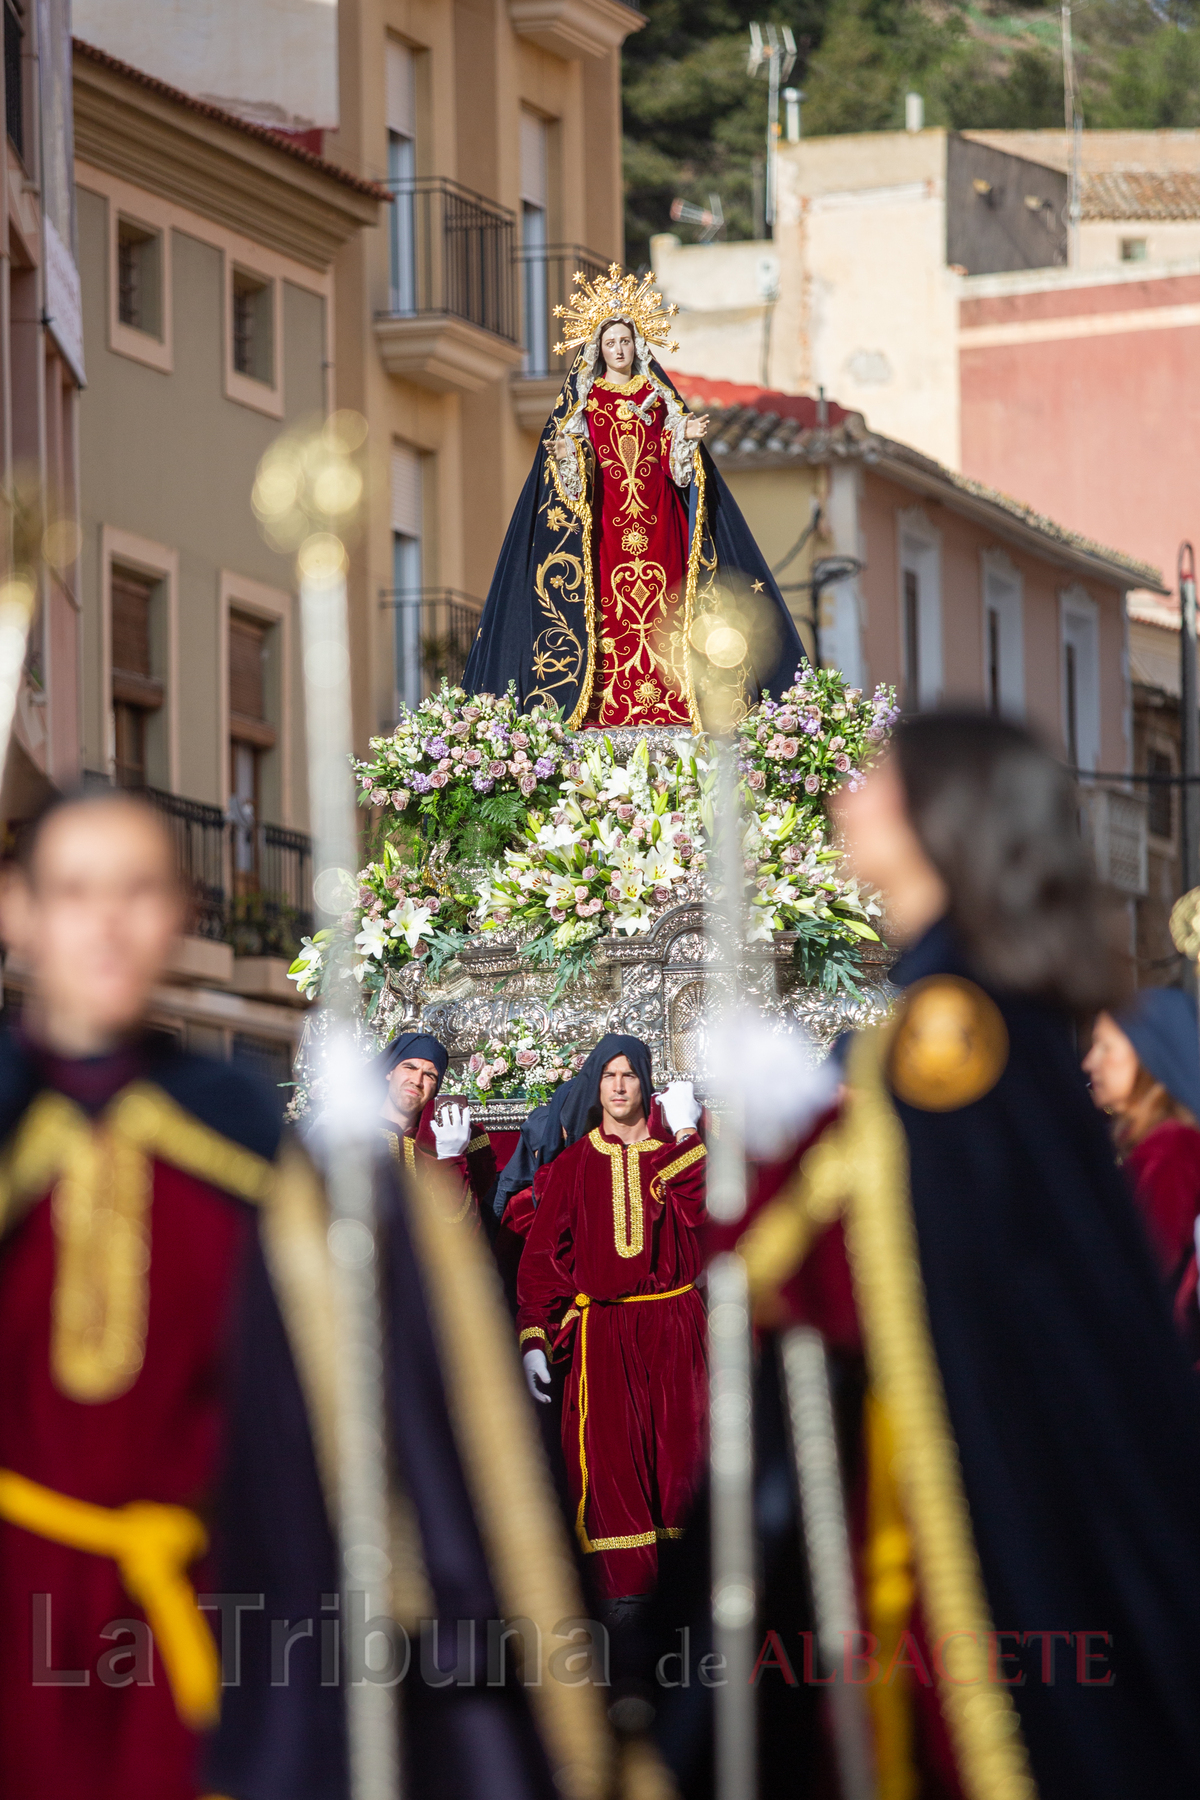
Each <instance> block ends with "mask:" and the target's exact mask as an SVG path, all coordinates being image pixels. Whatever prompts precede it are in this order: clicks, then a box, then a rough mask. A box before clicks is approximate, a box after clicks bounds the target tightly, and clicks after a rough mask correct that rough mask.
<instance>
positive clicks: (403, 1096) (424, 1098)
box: [375, 1031, 496, 1230]
mask: <svg viewBox="0 0 1200 1800" xmlns="http://www.w3.org/2000/svg"><path fill="white" fill-rule="evenodd" d="M449 1063H450V1053H449V1051H448V1050H447V1049H446V1046H445V1044H443V1043H442V1042H441V1041H440V1039H438V1038H435V1037H433V1036H432V1035H431V1034H430V1033H428V1032H421V1031H404V1032H401V1033H400V1034H399V1036H398V1037H394V1038H393V1039H392V1041H391V1043H390V1044H388V1045H387V1046H386V1048H385V1049H383V1050H382V1051H381V1052H380V1054H379V1056H378V1057H377V1058H376V1064H375V1066H376V1069H377V1071H378V1073H380V1074H381V1075H382V1076H383V1080H384V1097H383V1106H382V1109H381V1117H382V1121H383V1122H382V1127H381V1129H382V1131H383V1136H384V1141H385V1142H386V1144H387V1147H388V1151H389V1153H390V1155H391V1156H392V1158H393V1159H394V1160H395V1162H396V1163H397V1165H398V1166H402V1167H404V1168H405V1169H407V1170H408V1172H409V1173H410V1174H412V1173H413V1172H414V1171H415V1170H416V1168H417V1166H418V1162H420V1163H421V1165H422V1166H423V1167H424V1168H425V1169H426V1171H427V1170H428V1166H429V1164H430V1163H431V1162H432V1163H439V1162H440V1163H441V1164H443V1166H444V1168H445V1170H446V1171H447V1172H448V1171H449V1169H451V1168H453V1170H454V1172H455V1174H456V1175H457V1177H458V1180H459V1182H460V1183H461V1188H460V1193H461V1204H460V1205H459V1206H457V1207H456V1208H455V1209H454V1211H453V1213H452V1215H451V1217H452V1222H453V1223H454V1224H456V1225H468V1226H469V1227H470V1228H471V1229H472V1230H478V1228H479V1224H480V1221H481V1219H486V1220H487V1221H488V1222H489V1224H490V1223H491V1222H492V1220H493V1218H494V1215H492V1213H491V1198H492V1194H493V1192H494V1190H495V1186H496V1159H495V1157H494V1155H493V1154H492V1144H491V1139H490V1138H489V1137H488V1134H487V1132H486V1131H483V1130H480V1131H473V1130H472V1127H471V1108H470V1107H469V1106H468V1105H467V1104H466V1103H465V1102H464V1101H457V1100H449V1099H448V1100H446V1101H445V1102H444V1103H443V1105H442V1106H441V1107H438V1106H437V1099H438V1095H439V1094H440V1093H441V1087H442V1083H443V1081H444V1080H445V1079H446V1070H447V1068H448V1067H449Z"/></svg>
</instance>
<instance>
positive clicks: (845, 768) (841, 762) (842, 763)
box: [833, 754, 850, 775]
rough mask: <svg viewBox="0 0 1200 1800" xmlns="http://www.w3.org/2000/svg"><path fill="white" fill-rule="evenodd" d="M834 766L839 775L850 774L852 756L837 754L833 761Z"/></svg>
mask: <svg viewBox="0 0 1200 1800" xmlns="http://www.w3.org/2000/svg"><path fill="white" fill-rule="evenodd" d="M833 766H834V768H835V769H836V770H837V772H838V774H839V775H848V774H849V773H850V758H849V757H848V756H846V755H844V754H843V755H842V756H836V757H835V758H834V761H833Z"/></svg>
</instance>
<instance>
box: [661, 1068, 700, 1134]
mask: <svg viewBox="0 0 1200 1800" xmlns="http://www.w3.org/2000/svg"><path fill="white" fill-rule="evenodd" d="M658 1109H659V1111H660V1112H661V1113H662V1116H663V1118H664V1119H665V1120H666V1121H667V1124H668V1125H669V1126H670V1127H671V1130H672V1131H673V1132H674V1133H675V1134H676V1136H678V1135H679V1133H680V1132H681V1131H687V1130H689V1129H691V1128H693V1127H694V1126H695V1124H696V1121H697V1120H698V1119H699V1117H700V1102H699V1101H698V1100H697V1098H696V1096H695V1094H694V1093H693V1092H692V1084H691V1082H690V1081H673V1082H672V1083H671V1085H670V1087H668V1088H664V1089H663V1091H662V1093H661V1094H660V1095H659V1096H658Z"/></svg>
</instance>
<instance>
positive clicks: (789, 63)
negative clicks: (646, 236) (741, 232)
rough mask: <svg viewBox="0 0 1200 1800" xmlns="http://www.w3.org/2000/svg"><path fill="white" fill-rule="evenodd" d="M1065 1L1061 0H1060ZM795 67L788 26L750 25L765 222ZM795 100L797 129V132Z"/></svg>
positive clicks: (770, 217) (771, 219) (771, 207)
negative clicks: (763, 111)
mask: <svg viewBox="0 0 1200 1800" xmlns="http://www.w3.org/2000/svg"><path fill="white" fill-rule="evenodd" d="M1064 4H1065V0H1064ZM795 66H796V40H795V38H794V37H793V36H792V32H791V27H790V26H788V25H751V27H750V54H749V57H748V58H747V63H746V69H747V73H748V74H750V75H757V74H758V71H759V70H760V69H761V68H764V67H765V69H766V71H767V180H766V202H765V206H764V209H763V210H764V215H765V218H766V222H767V224H768V225H771V226H773V225H774V223H775V211H776V207H775V200H776V186H777V170H778V155H779V90H780V88H781V87H782V86H783V83H784V82H785V81H786V80H787V78H788V76H789V75H790V74H791V72H792V70H793V68H794V67H795ZM798 114H799V101H798V100H797V132H798V131H799V117H798Z"/></svg>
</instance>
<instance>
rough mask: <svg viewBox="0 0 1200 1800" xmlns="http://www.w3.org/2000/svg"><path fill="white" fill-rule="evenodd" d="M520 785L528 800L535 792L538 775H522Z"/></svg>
mask: <svg viewBox="0 0 1200 1800" xmlns="http://www.w3.org/2000/svg"><path fill="white" fill-rule="evenodd" d="M520 786H521V792H522V794H523V795H524V797H525V799H526V800H528V798H529V796H530V794H532V793H533V790H534V789H535V788H536V786H537V776H536V775H522V777H521V783H520Z"/></svg>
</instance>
